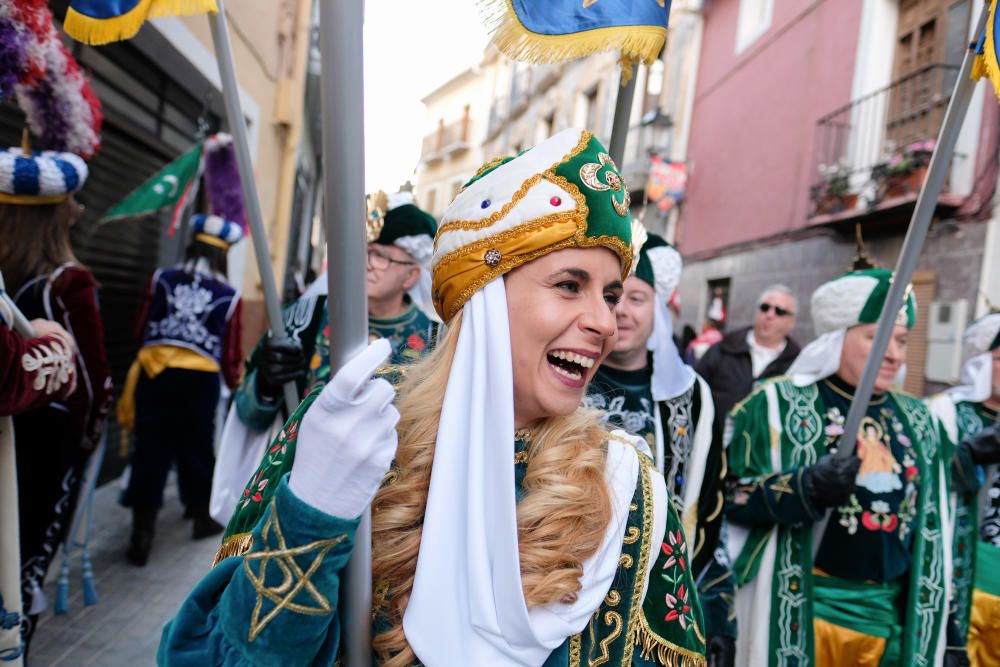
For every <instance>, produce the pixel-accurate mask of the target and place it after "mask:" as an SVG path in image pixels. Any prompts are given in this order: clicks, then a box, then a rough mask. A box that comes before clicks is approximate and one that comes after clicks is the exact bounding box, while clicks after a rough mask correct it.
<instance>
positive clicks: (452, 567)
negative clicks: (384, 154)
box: [159, 130, 704, 667]
mask: <svg viewBox="0 0 1000 667" xmlns="http://www.w3.org/2000/svg"><path fill="white" fill-rule="evenodd" d="M592 183H597V184H598V186H599V187H595V186H593V185H592ZM601 184H610V185H607V186H601ZM616 185H617V187H616ZM626 202H628V193H627V192H626V191H625V187H624V184H623V183H622V181H621V178H620V176H619V174H618V172H617V168H616V167H615V165H614V163H613V162H611V160H610V158H608V157H607V154H606V151H605V150H604V148H603V146H601V145H600V143H599V142H597V140H595V139H594V138H593V137H592V136H591V135H590V133H589V132H585V131H581V130H567V131H566V132H563V133H560V134H558V135H556V136H554V137H552V138H551V139H549V140H547V141H545V142H543V143H542V144H540V145H539V146H537V147H535V148H534V149H532V150H529V151H527V152H525V153H523V154H522V155H520V156H518V157H517V158H515V159H513V160H505V161H499V162H494V163H492V164H490V165H488V166H487V167H484V168H483V169H482V170H480V172H479V173H478V174H477V175H476V176H475V177H474V178H473V180H472V181H470V182H469V183H468V184H467V185H466V186H465V188H464V189H463V190H462V192H461V193H460V194H459V195H458V197H457V198H456V200H455V202H454V203H452V205H451V206H450V207H449V208H448V210H447V211H446V213H445V215H444V218H443V219H442V221H441V226H440V228H439V231H438V236H437V239H436V241H435V255H434V259H433V274H434V275H433V291H434V301H435V305H436V307H437V309H438V312H439V314H441V315H442V317H443V318H444V319H446V321H447V323H448V332H447V334H446V336H445V337H444V339H443V340H442V341H441V342H440V343H439V345H438V347H437V348H436V350H435V351H434V352H433V353H432V354H431V355H430V356H429V357H428V358H426V360H425V361H423V362H421V363H419V364H417V365H416V366H414V367H412V368H411V369H410V370H409V371H408V373H407V377H406V379H405V380H404V381H403V382H402V384H401V385H400V386H399V395H398V398H396V399H395V401H393V397H394V394H393V390H392V389H391V387H390V386H389V385H388V384H387V383H385V382H384V381H383V380H378V379H376V380H372V379H371V374H372V372H373V371H374V370H375V368H376V367H377V366H378V364H379V363H381V361H382V359H383V358H384V355H385V345H384V341H376V342H375V343H373V344H372V345H371V346H370V347H369V348H368V349H367V350H365V351H364V352H363V353H362V354H361V355H359V356H358V357H357V358H355V359H354V360H352V361H351V362H349V363H348V364H347V365H346V366H345V367H344V368H342V369H341V370H340V371H339V372H338V373H337V374H336V375H335V376H334V377H333V379H332V380H331V381H330V383H329V384H328V385H327V386H326V387H325V388H324V389H323V390H322V391H320V392H314V394H313V395H312V396H310V397H309V398H307V399H306V401H305V402H304V403H303V405H302V406H300V408H299V410H298V411H296V413H295V414H294V415H293V416H292V418H291V420H290V421H289V423H288V424H287V425H286V427H285V429H284V430H283V432H282V434H281V435H280V436H279V442H278V443H276V445H275V447H278V448H280V449H281V451H282V452H284V453H285V454H284V462H283V463H282V464H281V465H276V466H271V467H268V465H266V464H265V465H264V466H262V468H261V470H260V471H258V473H257V474H256V475H255V476H254V481H255V482H256V481H257V480H259V479H263V478H265V477H266V478H274V477H275V476H278V477H281V476H282V475H283V474H284V473H285V471H287V470H288V469H289V468H290V469H291V472H290V475H289V476H288V477H287V478H285V479H283V480H282V481H281V483H280V484H278V485H270V486H269V487H268V488H275V487H276V490H275V491H273V495H270V496H267V497H264V498H262V499H261V502H259V503H258V504H257V507H258V508H259V518H258V519H257V526H256V527H255V528H254V529H253V532H252V537H251V539H249V540H247V541H246V542H245V543H243V544H242V545H241V551H242V553H239V552H237V553H227V554H224V555H229V556H231V557H228V558H224V559H222V560H221V561H220V562H219V563H218V564H217V565H216V567H215V569H214V570H213V571H212V573H211V574H209V575H208V576H207V577H206V578H205V580H203V582H202V583H201V584H200V585H199V587H198V588H197V589H196V590H195V591H194V592H193V593H192V595H191V596H190V597H189V598H188V600H187V601H186V602H185V604H184V606H183V607H182V609H181V610H180V612H179V613H178V615H177V617H176V618H175V619H174V621H173V622H172V623H171V624H170V625H169V626H168V627H167V628H166V629H165V631H164V636H163V641H162V643H161V646H160V653H159V660H160V662H161V664H182V663H184V664H189V663H190V661H191V660H195V661H196V662H197V663H198V664H234V665H236V664H332V663H333V661H334V659H335V657H336V655H337V653H338V651H339V643H340V634H339V632H340V624H339V615H338V613H337V609H336V599H337V593H338V588H339V585H340V570H341V568H342V567H343V565H344V563H345V562H346V560H347V559H348V557H349V556H350V553H351V550H352V546H353V538H354V530H355V527H356V525H357V519H356V518H355V517H357V516H358V515H360V514H361V512H362V511H363V510H364V508H365V507H366V506H367V505H368V504H369V503H372V509H373V521H372V523H373V528H372V544H373V580H374V582H375V590H374V594H375V609H374V613H373V630H374V638H373V643H372V648H373V650H374V652H375V655H376V658H377V662H378V663H379V664H380V665H392V666H396V667H405V666H408V665H417V664H423V665H428V666H430V667H437V666H439V665H460V664H462V665H464V664H469V665H506V664H510V665H536V666H540V665H546V666H550V667H552V666H556V665H558V666H560V667H561V666H563V665H571V664H580V660H581V657H582V656H583V655H590V656H594V657H595V659H596V658H599V657H603V658H604V659H605V661H606V662H609V664H615V665H654V664H661V665H679V666H684V667H692V666H696V665H703V664H704V637H703V634H702V630H701V625H702V618H701V610H700V606H699V604H698V601H697V597H696V593H695V592H694V586H693V582H692V580H691V576H690V573H689V572H688V569H687V565H686V556H685V554H686V547H684V546H683V538H682V537H681V534H682V533H681V530H680V523H679V520H678V518H677V516H676V514H675V513H674V511H673V509H672V506H671V504H670V501H669V497H668V493H667V490H666V488H665V486H664V482H663V479H662V477H661V476H660V475H659V473H657V472H656V470H655V468H654V466H653V465H652V461H651V460H650V459H649V456H648V454H649V451H648V449H647V448H646V447H645V445H644V442H643V441H642V440H640V439H637V438H635V437H632V436H629V435H627V434H625V433H624V432H621V431H615V432H609V431H608V430H607V429H606V428H605V427H604V425H603V423H602V422H601V420H600V419H599V417H598V415H597V414H596V413H594V412H592V411H590V410H587V409H585V408H582V407H580V403H581V399H582V397H583V393H584V389H585V386H586V383H587V381H589V380H590V378H591V377H592V375H593V373H594V370H595V368H596V367H597V366H598V365H599V364H600V362H601V361H602V360H603V359H604V357H605V356H606V355H607V353H608V352H609V351H610V350H611V348H612V347H613V345H614V342H615V339H616V336H617V328H616V324H615V316H614V306H615V304H616V303H617V301H618V299H619V298H620V296H621V292H622V280H623V279H624V277H626V276H627V275H628V272H629V269H630V266H631V263H632V256H633V255H632V248H631V238H632V232H631V220H630V217H629V213H628V209H627V204H626V205H625V206H623V203H626ZM393 402H394V405H392V404H391V403H393ZM292 460H293V461H292ZM387 473H388V474H387ZM254 488H255V489H256V488H257V487H256V486H255V487H254ZM667 532H669V533H670V535H671V537H670V540H669V541H670V544H671V545H673V546H669V547H668V546H665V541H664V535H665V534H666V533H667ZM678 544H680V545H681V546H680V550H679V551H678V549H677V545H678ZM678 554H680V555H678ZM236 556H241V557H236ZM269 564H272V565H270V566H269ZM194 656H197V658H195V657H194ZM185 661H187V662H185Z"/></svg>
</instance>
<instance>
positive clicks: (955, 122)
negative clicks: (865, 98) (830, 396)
mask: <svg viewBox="0 0 1000 667" xmlns="http://www.w3.org/2000/svg"><path fill="white" fill-rule="evenodd" d="M988 15H989V5H988V4H984V5H983V9H982V13H981V14H980V16H979V22H978V24H977V28H976V32H975V33H974V34H975V36H976V37H977V38H978V36H979V35H980V34H982V32H983V28H985V26H986V19H987V16H988ZM973 50H974V47H970V48H969V50H968V51H966V53H965V59H964V60H963V61H962V69H961V70H960V71H959V73H958V80H957V81H956V82H955V90H954V92H953V93H952V96H951V101H950V102H949V103H948V110H947V111H946V112H945V114H944V120H943V121H942V123H941V131H940V133H939V134H938V140H937V146H936V149H935V151H934V155H932V156H931V162H930V165H928V168H927V180H926V181H924V185H923V187H921V188H920V195H919V196H918V197H917V204H916V207H915V208H914V209H913V217H912V218H911V220H910V228H909V229H908V230H907V232H906V239H905V240H904V241H903V247H902V249H901V250H900V251H899V260H898V261H897V263H896V270H895V273H894V274H893V280H892V286H891V287H890V288H889V295H888V296H887V297H886V300H885V306H884V307H883V309H882V315H881V317H880V318H879V323H878V330H877V331H876V333H875V340H873V341H872V347H871V351H870V352H869V353H868V360H867V361H866V362H865V369H864V372H862V374H861V380H860V381H859V382H858V387H857V391H856V392H855V394H854V400H853V401H852V402H851V409H850V410H849V411H848V413H847V419H846V420H845V422H844V434H843V435H842V436H841V442H840V447H838V449H837V455H838V456H841V457H848V456H851V455H852V454H854V450H855V448H854V442H852V441H850V439H856V438H857V433H858V427H859V426H861V419H862V417H864V414H865V412H867V410H868V402H869V401H870V400H871V395H872V389H874V388H875V378H876V377H877V376H878V371H879V368H880V367H881V366H882V360H883V358H884V357H885V351H886V349H887V348H888V347H889V339H890V338H892V330H893V328H894V327H895V324H896V314H897V313H898V312H899V310H900V308H902V306H903V298H904V296H905V295H906V292H907V289H908V287H909V284H910V278H911V277H912V276H913V269H914V268H915V267H916V265H917V258H918V257H919V256H920V249H921V248H922V247H923V245H924V239H926V238H927V230H928V229H929V228H930V225H931V218H933V217H934V207H935V205H936V204H937V198H938V195H940V194H941V187H942V186H943V185H944V179H945V176H946V175H947V172H948V164H949V163H950V162H951V158H952V155H953V154H954V152H955V143H956V142H957V141H958V133H959V131H960V130H961V129H962V121H963V120H964V119H965V112H966V111H967V110H968V108H969V102H970V101H971V100H972V92H973V91H974V90H975V88H976V83H977V82H976V81H973V80H972V78H971V77H970V76H969V74H970V72H971V71H972V62H973V59H974V58H975V53H974V52H973Z"/></svg>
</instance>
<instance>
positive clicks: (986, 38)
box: [972, 0, 1000, 98]
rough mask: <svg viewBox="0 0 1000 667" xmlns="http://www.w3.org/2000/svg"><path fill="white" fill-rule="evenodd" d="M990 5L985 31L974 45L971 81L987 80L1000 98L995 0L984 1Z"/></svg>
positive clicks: (998, 33)
mask: <svg viewBox="0 0 1000 667" xmlns="http://www.w3.org/2000/svg"><path fill="white" fill-rule="evenodd" d="M984 1H988V2H989V3H990V16H989V19H987V21H986V29H985V30H984V31H983V34H982V35H980V36H979V43H978V44H976V59H975V61H973V63H972V78H973V79H982V78H986V79H989V81H990V83H992V84H993V90H994V92H996V94H997V98H1000V61H998V60H997V41H998V39H1000V25H997V0H984Z"/></svg>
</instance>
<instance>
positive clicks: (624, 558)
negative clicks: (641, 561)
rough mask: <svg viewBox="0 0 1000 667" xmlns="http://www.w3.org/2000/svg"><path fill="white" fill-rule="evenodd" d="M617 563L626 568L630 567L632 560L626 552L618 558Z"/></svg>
mask: <svg viewBox="0 0 1000 667" xmlns="http://www.w3.org/2000/svg"><path fill="white" fill-rule="evenodd" d="M618 564H619V565H620V566H622V567H624V568H625V569H626V570H630V569H632V564H633V560H632V557H631V556H629V555H628V554H622V557H621V558H619V559H618Z"/></svg>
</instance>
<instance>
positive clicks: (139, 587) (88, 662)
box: [29, 475, 221, 667]
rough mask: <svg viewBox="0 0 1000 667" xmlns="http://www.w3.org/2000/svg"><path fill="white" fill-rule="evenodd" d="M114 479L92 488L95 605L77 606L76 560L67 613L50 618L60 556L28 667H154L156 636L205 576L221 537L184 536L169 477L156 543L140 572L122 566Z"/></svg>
mask: <svg viewBox="0 0 1000 667" xmlns="http://www.w3.org/2000/svg"><path fill="white" fill-rule="evenodd" d="M118 492H119V482H118V481H117V480H116V481H113V482H111V483H109V484H105V485H104V486H103V487H101V488H100V489H98V490H97V494H96V498H95V504H96V510H95V515H94V529H93V535H92V537H91V546H90V555H91V560H92V562H93V566H94V580H95V583H96V587H97V594H98V596H99V597H100V601H99V603H98V604H96V605H94V606H92V607H85V606H83V593H82V591H81V588H80V580H81V577H80V560H79V558H78V557H76V556H74V558H73V563H72V568H71V570H70V589H69V590H70V596H69V612H68V613H67V614H64V615H61V616H55V615H53V614H52V604H53V603H54V602H55V597H56V581H57V580H58V578H59V570H60V567H61V565H62V554H61V553H60V554H59V555H58V556H57V557H56V559H55V561H54V562H53V564H52V567H51V568H50V569H49V576H48V579H47V580H46V585H45V594H46V596H47V597H48V600H49V609H48V610H47V611H46V612H45V613H43V614H42V616H41V619H40V621H39V625H38V629H37V630H36V632H35V637H34V639H33V640H32V642H31V654H30V662H29V667H56V666H58V667H85V666H87V667H90V666H93V667H119V666H124V665H128V666H130V667H131V666H133V665H134V666H136V667H141V666H145V665H154V664H155V663H156V647H157V645H158V644H159V641H160V632H161V630H162V629H163V625H164V623H166V622H167V621H168V620H169V619H170V618H172V617H173V615H174V614H175V613H176V612H177V609H178V607H179V606H180V604H181V602H183V600H184V598H185V597H186V596H187V594H188V592H189V591H190V590H191V589H192V588H193V587H194V585H195V584H196V583H197V582H198V580H199V579H201V577H202V576H203V575H204V574H205V573H206V572H208V570H209V568H210V567H211V565H212V558H213V557H214V556H215V550H216V549H217V548H218V545H219V539H220V537H221V536H214V537H210V538H207V539H204V540H200V541H197V542H195V541H193V540H192V539H191V522H190V521H187V520H185V519H182V518H181V514H182V512H183V508H182V507H181V504H180V502H179V501H178V500H177V486H176V482H175V481H174V477H173V475H171V480H170V482H169V483H168V485H167V494H166V498H165V501H164V507H163V510H162V511H161V512H160V516H159V521H158V522H157V532H156V543H155V544H154V545H153V552H152V555H151V556H150V560H149V563H148V564H147V565H146V567H144V568H138V567H134V566H132V565H129V564H128V563H127V562H126V561H125V548H126V546H127V544H128V538H129V533H130V532H131V523H132V515H131V512H130V511H129V510H127V509H126V508H124V507H122V506H120V505H119V504H118V502H117V499H118Z"/></svg>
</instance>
